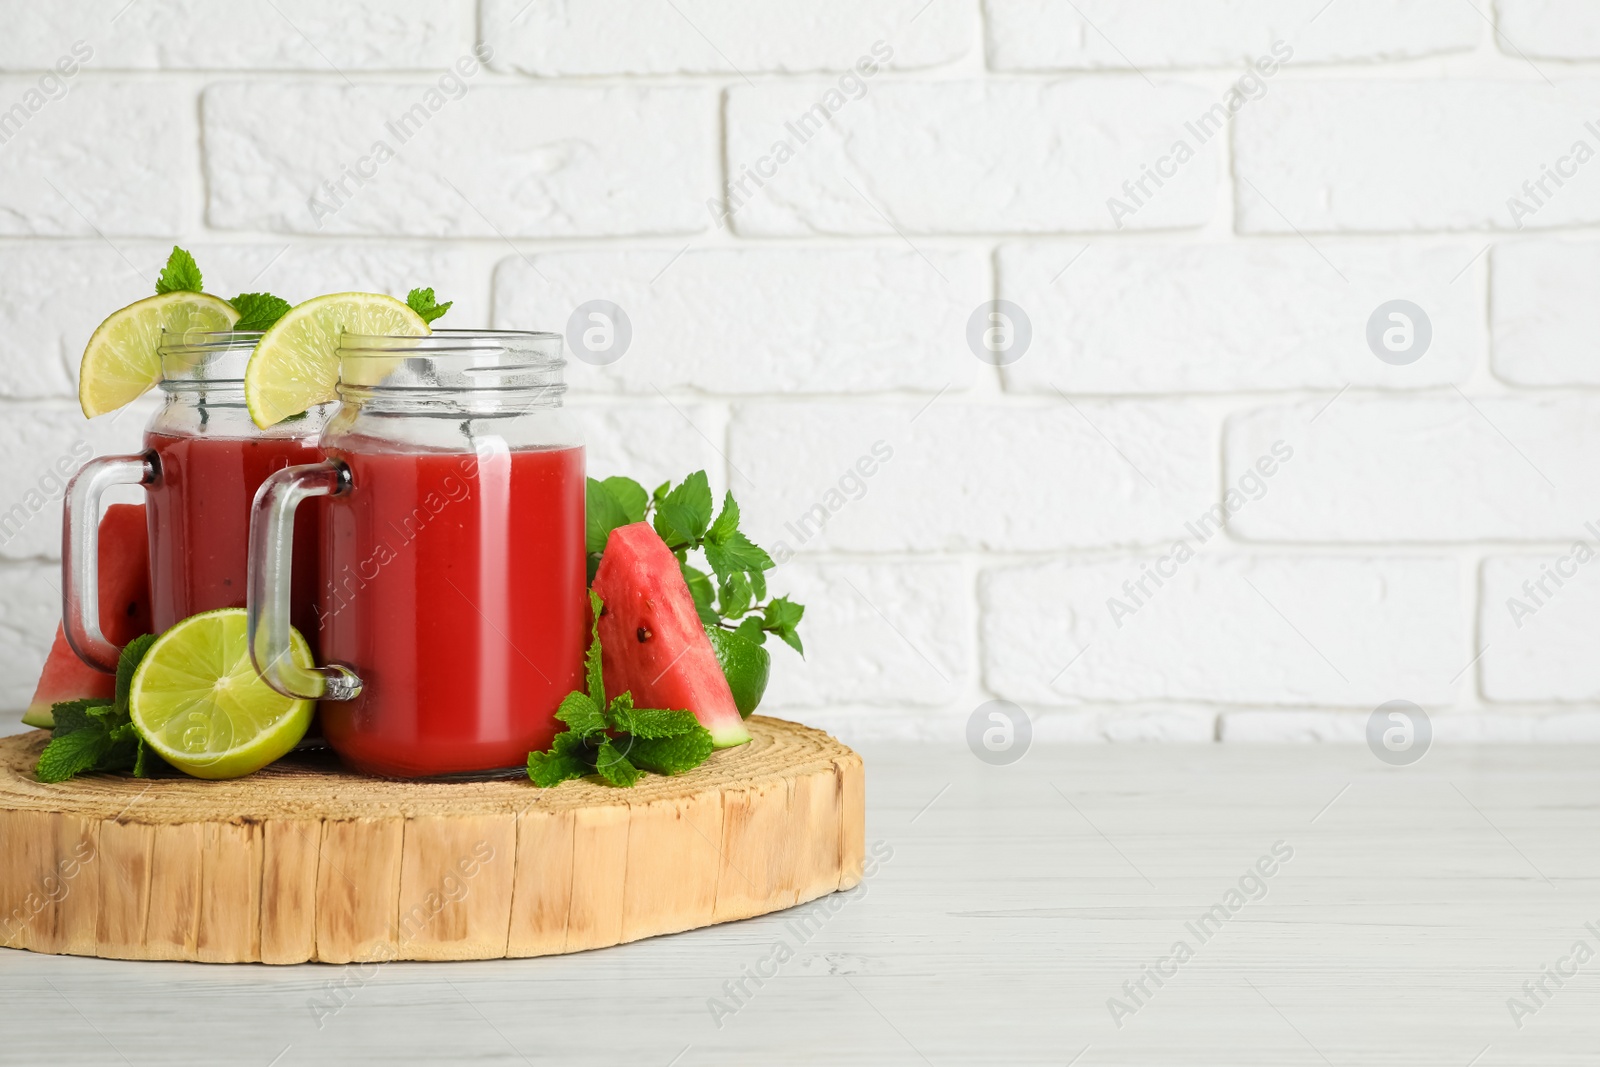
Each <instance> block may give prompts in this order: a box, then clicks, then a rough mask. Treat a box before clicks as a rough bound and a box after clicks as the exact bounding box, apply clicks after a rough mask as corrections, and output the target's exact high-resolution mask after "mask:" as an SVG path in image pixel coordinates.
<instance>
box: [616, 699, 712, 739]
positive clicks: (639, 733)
mask: <svg viewBox="0 0 1600 1067" xmlns="http://www.w3.org/2000/svg"><path fill="white" fill-rule="evenodd" d="M628 695H629V694H627V693H624V694H623V696H625V697H626V696H628ZM618 699H621V698H618ZM632 704H633V701H632V700H631V699H630V700H629V701H628V705H629V706H628V707H627V708H626V709H624V710H623V711H622V712H621V713H620V714H614V715H613V716H612V725H613V726H615V727H616V728H617V729H618V730H622V731H625V732H627V733H629V734H632V735H633V738H634V740H635V741H649V740H655V739H657V738H662V737H677V736H679V735H681V734H687V733H691V732H693V731H694V730H695V729H696V728H698V727H699V726H700V722H699V720H697V719H696V718H695V717H694V713H693V712H690V711H664V710H661V709H659V708H635V707H633V706H632Z"/></svg>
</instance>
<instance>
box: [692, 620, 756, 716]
mask: <svg viewBox="0 0 1600 1067" xmlns="http://www.w3.org/2000/svg"><path fill="white" fill-rule="evenodd" d="M706 636H707V637H709V638H710V639H711V649H712V651H714V652H715V653H716V654H717V662H718V663H720V664H722V673H723V674H724V675H725V676H726V677H727V679H728V688H729V689H732V690H733V702H734V703H735V704H736V705H738V707H739V714H740V715H741V716H743V717H744V718H746V719H748V718H749V717H750V713H751V712H753V711H755V710H756V707H757V705H759V704H760V703H761V696H762V694H763V693H765V692H766V691H767V677H768V675H770V674H771V673H772V656H771V655H769V654H768V652H767V650H766V649H764V648H762V647H761V646H760V645H758V644H756V643H755V642H754V641H751V640H750V639H749V638H745V637H740V636H739V635H738V634H736V633H734V632H733V631H732V630H724V629H723V628H722V627H720V626H707V627H706Z"/></svg>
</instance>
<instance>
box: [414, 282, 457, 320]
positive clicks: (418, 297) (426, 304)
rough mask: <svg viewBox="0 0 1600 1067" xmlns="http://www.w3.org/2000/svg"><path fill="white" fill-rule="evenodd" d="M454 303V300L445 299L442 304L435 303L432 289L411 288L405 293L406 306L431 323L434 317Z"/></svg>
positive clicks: (447, 309)
mask: <svg viewBox="0 0 1600 1067" xmlns="http://www.w3.org/2000/svg"><path fill="white" fill-rule="evenodd" d="M454 303H455V301H454V300H446V301H445V302H444V303H442V304H440V303H436V302H435V300H434V296H433V290H432V289H413V290H411V292H409V293H407V294H406V306H407V307H409V308H410V309H411V310H412V311H415V312H416V313H417V314H418V315H421V316H422V321H423V322H426V323H432V322H433V320H434V319H436V318H438V317H439V316H440V315H443V314H444V313H445V312H446V311H449V310H450V305H451V304H454Z"/></svg>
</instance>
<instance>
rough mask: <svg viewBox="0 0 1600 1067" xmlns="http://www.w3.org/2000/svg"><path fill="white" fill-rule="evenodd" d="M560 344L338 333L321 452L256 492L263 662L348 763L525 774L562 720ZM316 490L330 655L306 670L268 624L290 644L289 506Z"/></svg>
mask: <svg viewBox="0 0 1600 1067" xmlns="http://www.w3.org/2000/svg"><path fill="white" fill-rule="evenodd" d="M560 353H561V339H560V337H559V336H556V335H554V334H530V333H505V332H491V331H460V330H438V331H435V332H434V333H433V334H431V335H429V336H426V337H355V336H350V335H346V336H345V337H344V338H343V339H342V342H341V348H340V363H341V367H340V375H341V381H340V385H339V395H340V399H341V406H340V408H339V411H338V413H337V414H336V415H335V416H334V417H333V419H332V420H331V421H330V422H329V424H328V426H327V429H326V430H325V431H324V433H323V436H322V441H321V444H322V447H323V448H324V450H325V451H326V453H327V455H328V457H329V458H328V461H327V462H325V463H322V464H318V465H316V466H312V467H301V468H297V469H295V470H292V471H285V472H283V473H281V474H278V475H275V476H273V478H271V479H269V481H268V482H267V489H266V490H265V491H264V492H263V493H262V497H261V499H260V500H259V501H258V502H257V516H256V519H255V529H254V531H253V537H254V539H255V545H256V549H255V551H253V554H252V559H253V561H254V562H253V563H252V568H253V569H252V574H251V581H252V592H251V604H250V608H251V613H252V630H251V632H252V639H251V640H252V646H251V647H252V649H253V652H254V656H255V660H256V664H257V667H258V668H260V669H261V670H262V676H263V677H264V678H265V679H266V680H267V681H268V683H269V684H271V685H272V686H273V687H274V688H276V689H278V690H279V691H280V692H285V693H287V694H289V695H294V696H303V697H316V698H319V699H320V700H321V706H320V718H321V721H322V724H323V729H324V732H325V733H326V736H327V739H328V743H329V744H330V745H332V746H333V748H334V750H335V751H336V752H338V754H339V756H340V758H341V759H342V760H343V761H344V763H345V764H346V765H347V766H348V767H350V768H351V769H353V770H356V771H360V772H363V773H367V774H379V775H390V776H395V777H407V778H414V777H425V776H434V775H443V774H455V773H465V772H480V771H493V770H500V769H505V768H512V767H515V768H517V769H518V770H519V772H522V773H525V768H526V765H527V759H528V753H529V752H530V751H533V750H536V749H545V748H548V747H549V746H550V742H551V739H552V738H553V737H554V736H555V734H556V733H557V732H559V730H560V729H563V727H562V726H561V724H560V723H559V722H558V721H557V720H556V718H555V711H556V708H557V706H558V705H559V704H560V703H561V699H562V698H563V697H564V696H566V695H567V694H568V693H569V692H571V691H572V690H574V689H581V688H582V686H583V652H584V648H585V644H586V639H587V633H586V630H587V626H588V600H587V595H586V592H585V579H586V572H585V560H584V461H583V447H582V442H581V439H580V437H579V435H578V434H577V432H576V430H575V429H574V428H573V426H572V425H571V423H570V422H569V420H568V419H567V417H566V415H565V413H564V412H562V411H561V409H560V403H561V396H562V394H563V392H564V386H562V384H561V366H562V362H561V355H560ZM356 383H372V384H356ZM314 496H326V497H328V499H327V500H326V501H324V502H323V504H324V510H323V524H322V532H321V549H320V558H321V564H322V587H321V592H320V598H319V604H318V612H319V616H320V623H321V633H322V653H323V655H324V656H325V657H327V658H328V659H329V660H331V661H332V664H331V665H330V666H327V667H322V668H313V669H307V668H303V667H299V666H296V665H295V664H294V663H293V662H292V661H291V660H289V659H288V658H287V657H286V656H285V655H284V654H283V652H282V649H283V648H284V647H285V646H284V645H280V644H277V643H276V637H275V634H277V633H279V632H282V634H283V637H284V638H285V641H286V638H287V630H286V627H282V626H280V624H279V623H278V622H277V620H278V619H279V618H281V616H282V612H283V607H282V604H281V603H280V601H281V599H282V596H283V593H282V591H283V589H284V585H283V583H282V579H281V577H280V568H279V564H280V563H281V561H282V560H283V559H284V558H285V556H286V554H287V553H288V552H290V551H297V550H298V545H297V544H295V545H293V548H292V549H291V548H290V538H288V536H287V530H288V528H289V523H290V518H291V517H292V516H293V514H294V508H295V504H296V503H298V501H299V500H302V499H307V498H309V497H314ZM298 537H299V532H298V530H296V531H295V534H294V540H296V541H297V540H298Z"/></svg>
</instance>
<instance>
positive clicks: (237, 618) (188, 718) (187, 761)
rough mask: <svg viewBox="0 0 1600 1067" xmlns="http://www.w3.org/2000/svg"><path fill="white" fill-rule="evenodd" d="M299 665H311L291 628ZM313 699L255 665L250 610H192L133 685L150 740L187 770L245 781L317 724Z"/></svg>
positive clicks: (153, 651) (138, 716) (135, 712)
mask: <svg viewBox="0 0 1600 1067" xmlns="http://www.w3.org/2000/svg"><path fill="white" fill-rule="evenodd" d="M290 645H291V649H292V651H291V655H293V657H294V660H295V662H296V663H299V664H301V665H302V666H305V667H310V666H312V656H311V649H310V647H309V646H307V645H306V641H305V638H303V637H301V636H300V634H299V633H297V632H295V631H290ZM314 704H315V702H314V701H310V700H295V699H294V698H292V697H286V696H283V695H282V694H280V693H277V692H275V691H274V690H273V689H272V688H271V687H269V686H268V685H267V683H266V682H264V681H262V680H261V676H260V675H258V674H257V673H256V669H255V667H254V666H253V665H252V664H251V663H250V647H249V643H248V639H247V637H246V633H245V612H244V609H243V608H221V609H219V610H217V611H207V612H202V613H201V614H199V615H191V616H189V617H188V618H187V619H184V620H183V621H182V622H180V623H178V624H176V625H175V626H173V627H172V628H171V629H170V630H168V631H167V632H166V633H164V634H162V635H161V636H160V637H159V638H157V639H156V643H155V644H153V645H151V646H150V651H148V652H146V653H145V656H144V659H143V660H141V661H140V662H139V669H138V670H136V671H134V673H133V682H132V684H131V685H130V687H129V690H128V714H129V715H130V716H131V717H132V719H133V724H134V725H135V726H136V727H138V729H139V733H140V734H141V735H143V737H144V740H145V744H147V745H149V746H150V747H151V748H153V749H155V751H156V754H157V755H159V756H160V757H161V758H162V759H164V760H166V761H167V762H168V763H170V764H172V765H173V766H174V767H176V768H178V769H179V770H180V771H183V772H184V773H185V774H192V775H194V776H195V777H196V778H238V777H241V776H243V775H246V774H249V773H251V772H252V771H258V770H260V769H261V768H262V767H265V766H266V765H267V764H269V763H271V762H272V761H273V760H275V759H277V758H278V757H280V756H282V755H283V754H284V753H286V752H288V751H289V750H290V749H291V748H293V747H294V746H295V745H297V744H299V742H300V739H301V738H302V737H304V736H305V732H306V728H307V727H308V726H310V725H311V710H312V707H313V705H314Z"/></svg>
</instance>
